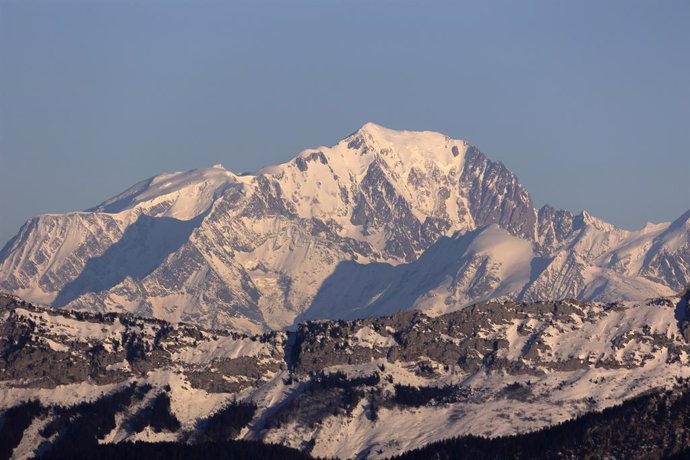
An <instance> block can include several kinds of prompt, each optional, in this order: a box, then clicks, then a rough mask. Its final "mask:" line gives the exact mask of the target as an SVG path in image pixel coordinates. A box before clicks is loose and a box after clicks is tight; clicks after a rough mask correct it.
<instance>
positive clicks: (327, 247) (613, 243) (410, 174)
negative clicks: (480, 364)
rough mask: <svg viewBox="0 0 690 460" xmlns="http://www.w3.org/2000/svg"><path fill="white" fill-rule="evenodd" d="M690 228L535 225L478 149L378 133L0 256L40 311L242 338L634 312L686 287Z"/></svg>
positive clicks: (580, 220)
mask: <svg viewBox="0 0 690 460" xmlns="http://www.w3.org/2000/svg"><path fill="white" fill-rule="evenodd" d="M689 255H690V231H689V230H688V214H687V213H686V214H684V216H682V217H681V218H680V219H679V220H678V221H676V222H674V223H673V224H659V225H648V226H646V227H645V228H644V229H642V230H639V231H635V232H632V231H627V230H622V229H619V228H616V227H615V226H613V225H611V224H608V223H606V222H603V221H601V220H600V219H597V218H595V217H593V216H591V215H589V214H588V213H587V212H582V213H581V214H579V215H575V214H572V213H571V212H569V211H565V210H556V209H554V208H551V207H549V206H544V207H542V208H540V209H536V208H535V207H534V205H533V203H532V200H531V198H530V196H529V194H528V193H527V191H526V190H525V188H524V187H523V186H522V185H521V184H520V183H519V182H518V179H517V177H516V176H515V174H513V173H512V172H511V171H510V170H508V169H507V168H506V166H505V165H503V164H502V163H500V162H494V161H491V160H489V159H488V158H487V157H486V156H485V155H484V154H483V153H481V152H480V151H479V150H478V149H477V148H476V147H474V146H472V145H470V144H468V143H467V142H465V141H462V140H454V139H451V138H449V137H447V136H445V135H443V134H439V133H435V132H426V131H424V132H415V131H395V130H390V129H387V128H383V127H381V126H378V125H376V124H373V123H367V124H365V125H364V126H363V127H362V128H361V129H359V130H358V131H356V132H355V133H353V134H352V135H350V136H348V137H346V138H345V139H343V140H342V141H340V142H339V143H338V144H336V145H335V146H333V147H319V148H317V149H309V150H305V151H303V152H301V153H299V154H298V155H297V156H296V157H294V158H292V159H291V160H290V161H288V162H286V163H283V164H279V165H275V166H270V167H266V168H262V169H260V170H259V171H257V172H255V173H251V174H244V175H238V174H234V173H232V172H231V171H228V170H226V169H225V168H224V167H222V166H221V165H216V166H214V167H211V168H206V169H197V170H192V171H187V172H178V173H167V174H162V175H159V176H156V177H153V178H150V179H147V180H145V181H142V182H140V183H138V184H136V185H134V186H132V187H131V188H129V189H128V190H126V191H124V192H123V193H121V194H119V195H117V196H115V197H113V198H111V199H108V200H106V201H104V202H103V203H101V204H100V205H98V206H96V207H94V208H92V209H89V210H87V211H84V212H72V213H66V214H47V215H41V216H38V217H36V218H33V219H31V220H29V221H28V222H27V223H26V224H24V226H22V228H21V229H20V231H19V233H18V234H17V236H16V237H15V238H13V239H12V240H11V241H10V242H9V243H8V244H7V245H6V246H5V248H4V249H3V250H2V251H1V252H0V288H2V289H4V290H7V291H9V292H11V293H14V294H16V295H19V296H22V297H24V298H26V299H28V300H31V301H34V302H39V303H44V304H51V305H54V306H58V307H61V306H70V307H73V308H81V309H90V310H98V311H129V312H134V313H137V314H143V315H149V316H154V317H158V318H161V319H165V320H169V321H180V320H182V321H189V322H196V323H199V324H202V325H204V326H209V327H229V326H232V327H235V328H239V329H244V330H254V331H255V330H259V329H263V328H266V327H268V328H283V327H286V326H290V325H291V324H293V323H294V322H295V320H297V319H299V318H302V319H309V318H312V319H321V318H357V317H362V316H366V315H370V314H377V315H378V314H388V313H392V312H393V311H395V310H398V309H405V308H418V309H422V310H425V311H427V312H428V313H431V314H439V313H443V312H447V311H452V310H456V309H459V308H461V307H463V306H465V305H468V304H470V303H474V302H477V301H484V300H488V299H490V298H511V299H525V300H536V299H545V298H549V299H558V298H564V297H577V298H581V299H586V300H625V299H631V300H636V299H640V298H646V297H653V296H658V295H668V294H671V293H673V292H675V291H678V290H680V288H682V287H683V286H684V285H685V284H687V283H688V281H690V274H689V273H690V267H689V265H690V263H689V262H688V260H689V259H690V257H689Z"/></svg>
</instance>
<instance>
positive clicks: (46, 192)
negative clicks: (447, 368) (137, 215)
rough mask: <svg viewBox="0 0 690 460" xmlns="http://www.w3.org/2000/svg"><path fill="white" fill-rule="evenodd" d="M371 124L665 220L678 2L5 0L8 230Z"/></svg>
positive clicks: (677, 149)
mask: <svg viewBox="0 0 690 460" xmlns="http://www.w3.org/2000/svg"><path fill="white" fill-rule="evenodd" d="M366 121H374V122H376V123H379V124H382V125H384V126H388V127H391V128H399V129H431V130H436V131H441V132H444V133H446V134H448V135H450V136H452V137H456V138H462V139H466V140H468V141H470V142H472V143H473V144H475V145H477V146H478V147H479V148H480V149H481V150H482V151H484V152H485V153H486V154H487V155H489V157H491V158H493V159H498V160H502V161H503V162H504V163H506V164H507V165H508V167H509V168H511V169H512V170H513V171H515V172H516V173H517V175H518V177H519V178H520V180H521V181H522V182H523V183H524V184H525V185H526V187H527V188H528V190H529V191H530V193H531V195H532V197H533V199H534V201H535V203H536V204H537V205H538V206H541V205H542V204H545V203H547V202H548V203H550V204H552V205H553V206H556V207H563V208H568V209H571V210H573V211H576V212H577V211H579V210H581V209H587V210H589V211H591V212H592V213H593V214H595V215H598V216H600V217H602V218H603V219H605V220H608V221H610V222H613V223H615V224H618V225H621V226H623V227H626V228H637V227H640V226H642V225H643V224H644V223H645V222H646V221H657V222H658V221H667V220H671V219H674V218H676V217H677V216H679V215H680V214H681V213H682V212H683V211H684V210H686V209H688V208H689V207H690V185H689V184H690V159H689V158H690V2H688V1H684V0H681V1H653V0H647V1H642V2H638V1H620V2H616V1H605V2H602V1H571V0H568V1H552V0H548V1H547V0H545V1H539V2H530V1H524V2H522V1H521V2H516V1H505V2H487V1H477V2H470V3H464V2H436V1H415V2H413V1H383V0H369V1H354V0H349V1H342V0H341V1H338V0H320V1H311V2H303V1H295V2H287V1H276V2H265V1H217V2H215V1H213V2H211V1H202V0H194V1H192V0H189V1H184V2H183V1H174V0H165V1H162V0H145V1H141V0H136V1H128V0H83V1H57V0H45V1H35V0H12V1H8V0H0V168H1V169H0V173H1V175H0V197H1V198H0V241H2V242H4V241H6V240H8V239H9V238H10V237H11V236H12V235H13V234H14V233H15V232H16V231H17V229H18V228H19V226H20V225H21V224H22V222H23V221H24V220H26V219H27V218H29V217H31V216H33V215H36V214H38V213H43V212H62V211H68V210H79V209H84V208H87V207H90V206H93V205H95V204H97V203H99V202H100V201H102V200H103V199H104V198H107V197H109V196H112V195H114V194H115V193H118V192H120V191H122V190H123V189H125V188H126V187H128V186H130V185H131V184H133V183H134V182H136V181H138V180H141V179H144V178H146V177H149V176H152V175H155V174H158V173H161V172H164V171H174V170H183V169H191V168H195V167H203V166H209V165H212V164H214V163H219V162H220V163H223V164H224V165H225V166H226V167H227V168H229V169H231V170H234V171H236V172H241V171H247V170H254V169H257V168H258V167H260V166H262V165H266V164H271V163H276V162H281V161H285V160H287V159H288V158H290V157H291V156H293V155H294V154H295V153H297V152H298V151H300V150H302V149H304V148H307V147H314V146H318V145H322V144H326V145H329V144H333V143H335V142H336V141H337V140H338V139H340V138H342V137H344V136H346V135H347V134H349V133H350V132H352V131H354V130H355V129H357V128H358V127H359V126H360V125H362V124H363V123H364V122H366ZM0 244H2V243H0Z"/></svg>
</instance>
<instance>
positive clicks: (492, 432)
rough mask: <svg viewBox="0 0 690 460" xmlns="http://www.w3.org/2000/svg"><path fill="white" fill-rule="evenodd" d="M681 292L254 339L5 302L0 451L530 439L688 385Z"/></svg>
mask: <svg viewBox="0 0 690 460" xmlns="http://www.w3.org/2000/svg"><path fill="white" fill-rule="evenodd" d="M689 297H690V293H688V294H686V295H685V296H683V297H680V296H676V297H668V298H657V299H652V300H648V301H642V302H633V301H628V302H618V303H609V304H599V303H589V302H580V301H574V300H564V301H556V302H536V303H527V302H510V301H506V302H489V303H485V304H477V305H473V306H471V307H468V308H465V309H461V310H458V311H455V312H451V313H446V314H443V315H439V316H436V317H430V316H428V315H426V314H424V313H422V312H418V311H407V312H398V313H397V314H395V315H393V316H389V317H378V318H366V319H360V320H353V321H316V322H307V323H303V324H300V325H299V327H298V328H297V330H296V331H294V332H289V333H288V332H285V331H273V332H268V333H264V334H261V335H248V334H242V333H238V332H234V331H227V330H210V329H205V328H202V327H200V326H198V325H190V324H181V323H178V324H171V323H168V322H165V321H161V320H155V319H151V318H141V317H136V316H134V315H131V314H114V313H105V314H103V313H88V312H79V311H72V310H69V309H54V308H49V307H37V306H34V305H31V304H29V303H27V302H23V301H21V300H19V299H17V298H13V297H10V296H5V295H1V294H0V332H2V334H0V416H1V417H2V420H3V422H5V423H3V424H0V435H2V436H0V452H3V451H4V452H5V454H6V456H7V457H9V454H10V453H12V454H13V458H33V457H34V456H35V455H36V454H40V458H45V457H44V456H47V457H48V458H50V455H51V454H52V453H56V451H61V452H63V455H62V457H61V456H60V455H58V456H57V458H64V457H65V455H64V452H68V455H67V457H70V458H74V457H78V458H79V457H81V455H79V449H87V448H89V447H90V446H97V445H99V444H100V445H108V444H117V443H122V442H127V441H148V442H161V441H168V442H178V443H191V444H197V443H202V442H208V441H214V442H227V441H228V440H231V439H243V440H254V441H263V442H268V443H272V444H280V445H283V446H289V447H293V448H297V449H300V450H303V451H305V452H310V453H311V454H313V455H315V456H318V457H329V458H332V457H339V458H372V459H374V458H387V457H389V456H390V455H393V454H397V453H400V452H404V451H407V450H409V449H411V448H418V447H421V446H423V445H425V444H428V443H430V442H434V441H439V440H443V439H447V438H450V437H454V436H460V435H468V434H471V435H475V436H483V437H486V438H495V437H498V436H504V435H511V434H517V433H525V432H530V431H534V430H537V429H540V428H543V427H548V426H552V425H555V424H558V423H560V422H563V421H565V420H568V419H570V418H573V417H576V416H578V415H581V414H585V413H589V412H592V411H597V410H601V409H603V408H606V407H610V406H615V405H618V404H620V403H621V402H623V401H626V400H629V399H630V398H634V397H636V396H638V395H641V394H646V393H648V392H651V391H660V390H665V389H671V388H677V387H678V385H679V384H682V383H683V382H687V381H688V378H690V367H689V366H688V365H689V364H690V346H689V345H688V339H690V335H689V334H688V333H687V331H688V327H689V325H688V321H687V318H688V314H689V313H688V311H687V310H688V305H687V301H688V298H689ZM684 404H685V406H687V402H686V403H684ZM665 410H667V409H664V408H659V410H658V411H657V412H655V415H654V416H655V417H664V415H665V412H664V411H665ZM10 435H11V436H10ZM679 446H680V447H682V446H685V447H686V448H687V446H688V443H687V442H686V443H685V444H683V443H681V442H680V441H679ZM70 449H74V450H70ZM89 458H95V456H89ZM278 458H282V457H278Z"/></svg>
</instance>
